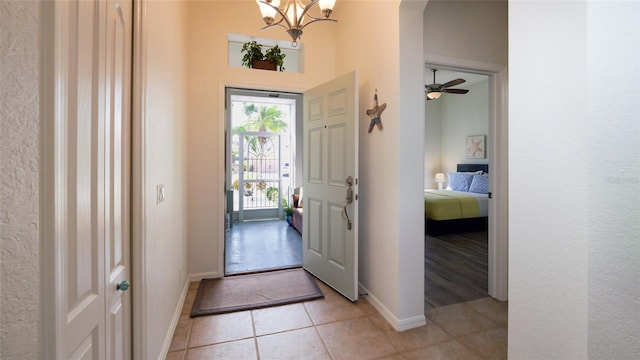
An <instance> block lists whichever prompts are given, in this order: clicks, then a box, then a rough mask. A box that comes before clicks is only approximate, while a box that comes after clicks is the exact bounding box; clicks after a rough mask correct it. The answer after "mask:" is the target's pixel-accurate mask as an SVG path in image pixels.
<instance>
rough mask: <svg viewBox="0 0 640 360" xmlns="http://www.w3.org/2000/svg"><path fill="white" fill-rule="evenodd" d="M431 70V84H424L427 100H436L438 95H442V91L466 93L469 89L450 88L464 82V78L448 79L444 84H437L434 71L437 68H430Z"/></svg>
mask: <svg viewBox="0 0 640 360" xmlns="http://www.w3.org/2000/svg"><path fill="white" fill-rule="evenodd" d="M431 71H432V72H433V84H430V85H425V86H424V87H425V89H426V91H425V92H426V99H427V100H436V99H438V98H440V96H442V94H443V93H448V94H466V93H468V92H469V90H467V89H450V87H452V86H456V85H460V84H462V83H464V82H465V81H466V80H465V79H455V80H451V81H448V82H446V83H444V84H438V83H436V71H438V70H437V69H431Z"/></svg>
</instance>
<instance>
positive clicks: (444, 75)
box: [424, 66, 489, 89]
mask: <svg viewBox="0 0 640 360" xmlns="http://www.w3.org/2000/svg"><path fill="white" fill-rule="evenodd" d="M431 69H433V68H432V67H430V66H427V67H426V68H425V71H424V84H425V85H429V84H433V72H432V71H431ZM458 78H462V79H465V80H466V82H465V83H464V84H460V85H458V86H454V87H453V88H454V89H456V88H464V86H465V85H467V86H468V85H471V84H474V83H477V82H480V81H483V80H487V79H488V78H489V77H488V76H487V75H479V74H471V73H464V72H459V71H451V70H441V69H438V71H436V83H438V84H444V83H446V82H447V81H451V80H454V79H458Z"/></svg>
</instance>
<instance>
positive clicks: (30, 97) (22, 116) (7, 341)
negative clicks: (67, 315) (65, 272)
mask: <svg viewBox="0 0 640 360" xmlns="http://www.w3.org/2000/svg"><path fill="white" fill-rule="evenodd" d="M39 11H40V6H39V4H38V3H37V2H35V1H2V2H0V35H1V38H0V56H1V57H0V139H1V140H0V199H1V200H2V203H1V204H0V286H1V287H2V292H1V295H0V358H2V359H36V358H38V357H39V356H40V350H41V349H40V346H41V344H42V338H41V336H40V319H41V315H42V312H41V310H40V306H41V304H40V291H41V288H40V286H41V283H40V270H41V269H40V255H41V254H40V237H39V228H40V219H39V213H38V209H39V205H40V201H39V196H40V191H39V175H38V172H39V170H40V148H39V147H40V141H39V134H40V111H39V107H40V104H39V101H40V97H39V93H38V91H39V80H40V61H39V60H40V41H39V35H40V13H39Z"/></svg>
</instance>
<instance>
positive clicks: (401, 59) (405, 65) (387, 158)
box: [336, 1, 426, 328]
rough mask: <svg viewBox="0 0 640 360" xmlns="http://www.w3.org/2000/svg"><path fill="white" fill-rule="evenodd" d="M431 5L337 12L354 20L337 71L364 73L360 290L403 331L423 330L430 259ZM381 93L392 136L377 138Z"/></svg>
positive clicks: (346, 27)
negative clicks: (426, 201) (425, 31)
mask: <svg viewBox="0 0 640 360" xmlns="http://www.w3.org/2000/svg"><path fill="white" fill-rule="evenodd" d="M425 3H426V2H425V1H411V2H405V3H404V4H402V5H401V2H400V1H377V2H369V3H367V5H366V6H365V7H363V6H362V3H361V2H357V1H345V2H339V4H338V5H336V12H338V11H339V12H340V14H343V15H344V17H345V18H347V19H348V21H345V22H344V23H340V24H338V31H339V32H340V33H341V36H339V37H338V38H337V39H336V44H337V49H336V59H337V61H336V64H337V68H336V72H337V73H344V72H347V71H350V70H353V69H356V70H357V71H358V76H359V82H360V88H359V91H360V98H359V102H360V105H359V111H360V118H359V119H358V121H359V122H360V126H359V128H360V198H359V199H360V200H359V206H360V239H359V241H360V246H359V250H360V259H359V261H360V264H359V271H360V274H359V277H360V283H361V284H362V285H363V286H364V287H365V288H366V289H367V290H368V292H369V296H370V297H372V298H373V302H374V303H376V304H377V306H378V307H379V309H380V310H381V312H382V313H383V315H384V316H385V317H386V318H387V320H389V322H390V323H391V324H392V325H394V326H396V327H397V328H403V327H405V328H408V327H413V326H418V325H419V324H420V321H421V320H422V319H421V316H422V314H423V301H424V294H423V282H424V278H423V276H424V275H423V274H424V266H423V265H421V264H422V263H423V261H422V260H420V259H418V258H417V256H419V257H422V256H423V253H424V251H423V250H422V249H423V235H422V234H423V231H424V228H423V225H421V224H423V223H424V220H423V217H422V215H421V214H422V212H421V209H422V205H421V202H420V201H413V200H415V199H418V198H419V195H420V194H421V193H422V173H423V168H422V161H423V160H422V154H423V150H422V149H423V143H424V136H423V132H424V107H423V101H424V100H423V97H422V96H423V95H421V94H422V90H421V89H422V88H423V86H424V84H422V77H423V67H424V66H423V60H422V51H421V49H422V10H423V8H424V4H425ZM371 19H384V21H376V22H372V21H371ZM401 36H403V37H404V39H403V43H400V41H399V39H400V37H401ZM376 89H377V90H378V100H379V102H380V103H386V104H387V108H386V110H385V111H384V113H382V123H383V125H384V130H383V131H379V130H377V129H375V130H374V131H373V132H372V133H370V134H369V133H368V132H367V130H368V127H369V121H370V119H369V117H368V116H366V110H367V109H370V108H371V107H372V106H373V96H374V93H375V90H376ZM399 209H404V210H406V211H404V210H403V211H399ZM416 255H417V256H416Z"/></svg>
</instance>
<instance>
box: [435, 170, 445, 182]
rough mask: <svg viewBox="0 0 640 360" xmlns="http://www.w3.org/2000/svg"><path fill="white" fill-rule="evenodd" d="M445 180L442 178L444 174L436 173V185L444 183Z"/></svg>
mask: <svg viewBox="0 0 640 360" xmlns="http://www.w3.org/2000/svg"><path fill="white" fill-rule="evenodd" d="M444 180H445V178H444V174H443V173H437V174H436V177H435V181H436V182H437V183H438V184H442V183H443V182H444Z"/></svg>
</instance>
